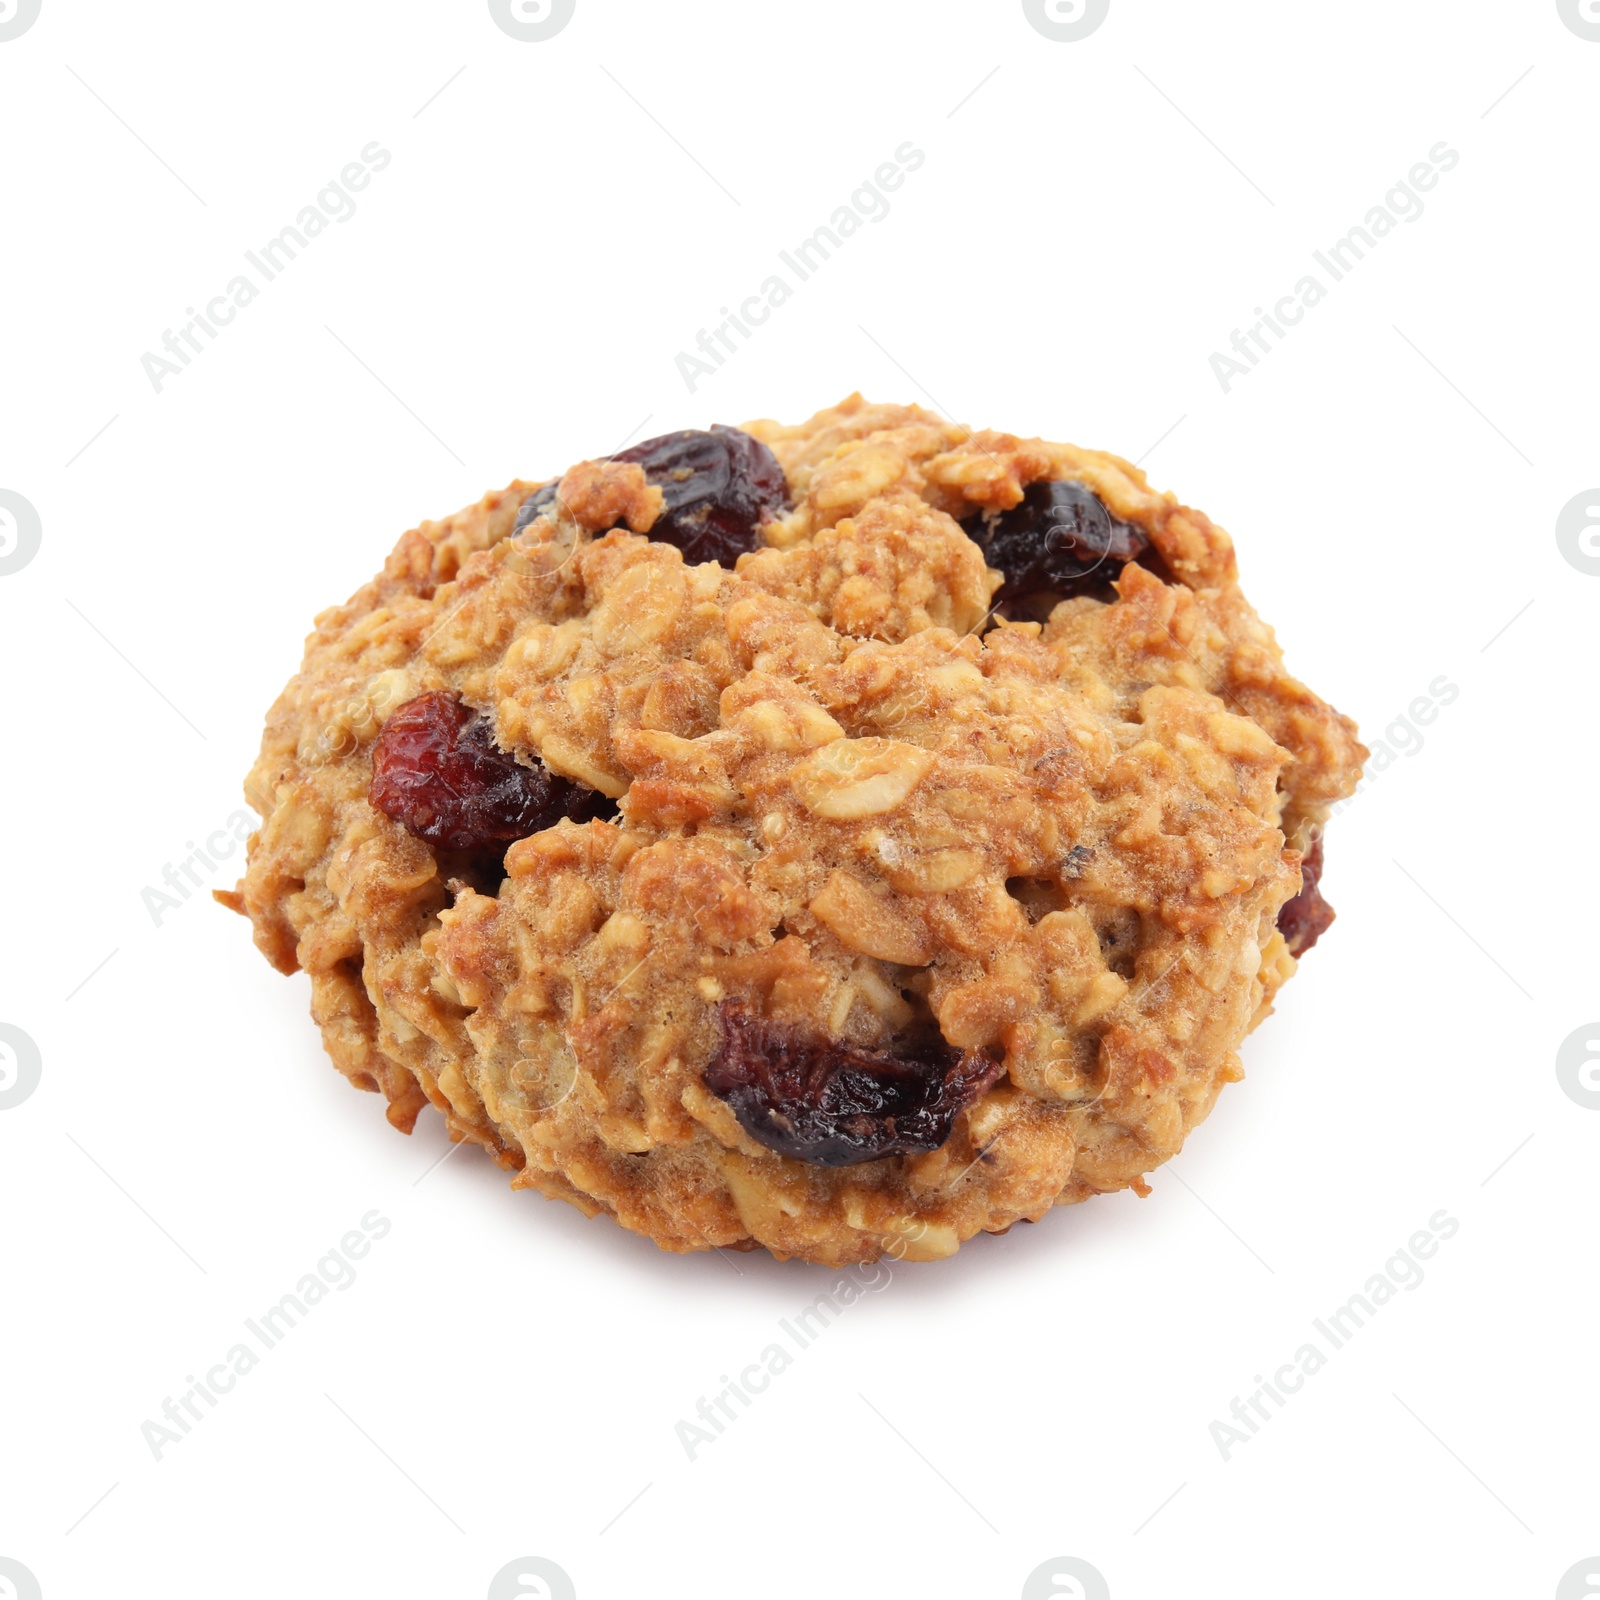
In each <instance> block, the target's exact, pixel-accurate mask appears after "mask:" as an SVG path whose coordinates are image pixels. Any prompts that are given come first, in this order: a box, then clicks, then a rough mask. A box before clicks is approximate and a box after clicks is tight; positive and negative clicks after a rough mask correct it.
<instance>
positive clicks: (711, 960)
mask: <svg viewBox="0 0 1600 1600" xmlns="http://www.w3.org/2000/svg"><path fill="white" fill-rule="evenodd" d="M1365 754H1366V752H1365V751H1364V750H1363V748H1362V747H1361V745H1360V744H1359V743H1358V742H1357V740H1356V736H1355V729H1354V727H1353V725H1352V724H1351V723H1350V722H1349V721H1348V719H1346V718H1344V717H1342V716H1340V715H1339V714H1338V713H1336V712H1335V711H1333V710H1332V709H1331V708H1330V707H1329V706H1327V705H1326V704H1325V703H1324V702H1323V701H1321V700H1320V699H1318V698H1317V697H1316V696H1315V695H1314V694H1312V693H1311V692H1310V690H1308V689H1306V688H1305V687H1304V686H1303V685H1302V684H1300V683H1299V682H1297V681H1296V680H1295V679H1294V678H1292V677H1290V676H1289V675H1288V674H1287V673H1286V672H1285V671H1284V669H1283V665H1282V658H1281V656H1280V653H1279V650H1278V647H1277V644H1276V641H1275V640H1274V637H1273V635H1272V632H1271V630H1270V629H1268V628H1267V627H1266V626H1265V625H1264V624H1263V623H1262V622H1261V621H1260V619H1259V618H1258V617H1257V616H1256V615H1255V613H1254V611H1253V610H1252V609H1251V608H1250V606H1249V604H1248V602H1247V601H1246V600H1245V598H1244V596H1243V594H1242V593H1241V591H1240V589H1239V587H1238V583H1237V576H1236V569H1235V563H1234V556H1233V549H1232V545H1231V542H1230V541H1229V539H1228V537H1227V535H1226V534H1225V533H1224V532H1223V531H1222V530H1221V529H1220V528H1218V527H1217V526H1216V525H1215V524H1213V523H1212V522H1211V521H1210V520H1209V519H1208V518H1207V517H1205V516H1204V515H1203V514H1202V513H1200V512H1197V511H1193V510H1190V509H1188V508H1186V507H1183V506H1181V505H1179V504H1178V503H1177V502H1176V500H1174V499H1173V497H1172V496H1170V495H1165V494H1158V493H1156V492H1154V491H1152V490H1151V489H1150V488H1149V487H1148V485H1147V483H1146V481H1145V478H1144V475H1143V474H1142V473H1141V472H1139V471H1138V470H1137V469H1136V468H1134V467H1132V466H1130V465H1129V464H1128V463H1127V462H1125V461H1122V460H1121V459H1119V458H1117V457H1115V456H1110V455H1104V454H1100V453H1097V452H1094V451H1087V450H1080V449H1076V448H1074V447H1072V446H1068V445H1058V444H1050V443H1046V442H1044V441H1041V440H1037V439H1019V438H1017V437H1015V436H1013V435H1011V434H1006V433H997V432H992V431H974V430H972V429H970V428H966V427H962V426H958V425H956V424H952V423H948V422H945V421H943V420H942V419H940V418H939V417H937V416H934V415H933V414H931V413H929V412H927V411H924V410H922V409H920V408H918V407H907V406H875V405H869V404H867V403H866V402H865V401H863V400H862V399H861V398H860V397H859V396H852V397H850V398H849V399H848V400H846V401H844V402H843V403H842V404H840V405H839V406H837V407H835V408H833V409H831V410H828V411H823V412H820V413H818V415H816V416H815V417H813V418H812V419H811V420H810V421H809V422H806V423H803V424H801V425H799V426H798V427H782V426H779V425H778V424H776V423H772V422H755V423H750V424H747V425H746V427H745V428H744V429H743V430H733V429H714V430H712V431H711V432H710V433H695V432H687V433H683V434H677V435H669V436H667V437H666V438H665V439H663V440H658V441H649V442H648V443H647V444H645V445H643V446H638V447H635V448H634V449H632V450H630V451H626V452H623V453H621V454H619V455H618V456H616V457H613V458H611V459H610V460H608V461H598V462H585V463H580V464H579V465H578V466H576V467H574V468H573V469H572V470H571V471H569V472H568V473H567V474H566V475H565V476H564V477H563V478H562V479H560V480H559V482H558V483H556V482H553V483H550V484H546V485H543V486H536V485H534V484H529V483H522V482H516V483H513V484H512V485H510V487H508V488H507V489H505V490H502V491H499V492H497V493H492V494H489V495H487V496H485V497H484V499H482V500H481V501H479V502H478V504H477V505H475V506H472V507H470V508H469V509H467V510H465V511H462V512H460V513H458V514H457V515H456V516H454V517H451V518H449V519H447V520H446V521H444V522H440V523H424V524H423V525H422V526H421V527H420V528H416V529H413V530H411V531H410V532H409V533H407V534H406V535H405V536H404V537H403V538H402V539H401V540H400V542H399V544H398V545H397V546H396V548H395V550H394V552H393V553H392V554H391V555H390V557H389V559H388V561H387V562H386V564H385V566H384V569H383V571H382V572H381V573H380V574H379V575H378V577H377V578H375V579H374V580H373V582H372V583H370V584H368V585H367V586H366V587H365V588H363V589H362V590H361V591H360V592H359V593H357V594H356V595H355V596H354V597H353V598H352V599H351V600H350V601H349V602H348V603H347V604H346V605H344V606H340V607H337V608H335V609H332V610H329V611H326V612H324V613H322V614H321V615H320V616H319V617H318V618H317V622H316V629H315V631H314V633H313V634H312V635H311V637H310V639H309V641H308V644H307V649H306V655H305V661H304V664H303V666H302V668H301V670H300V672H299V673H298V674H297V676H296V677H295V678H294V679H293V680H292V681H291V682H290V684H289V685H288V687H287V688H286V689H285V690H284V692H283V694H282V695H281V696H280V697H279V699H278V701H277V703H276V704H275V705H274V707H273V708H272V711H271V712H270V714H269V716H268V720H267V727H266V734H265V737H264V740H263V743H262V749H261V754H260V757H259V759H258V761H257V763H256V765H255V767H254V769H253V770H252V772H251V774H250V778H249V781H248V784H247V789H246V793H247V796H248V798H249V799H250V800H251V803H252V804H253V805H255V806H256V808H257V809H258V810H259V811H261V813H262V815H263V819H264V820H263V822H262V826H261V829H260V831H259V832H258V833H257V834H256V835H255V836H254V837H253V839H252V841H251V846H250V853H249V863H248V869H247V873H246V876H245V878H244V880H243V882H242V883H241V884H240V886H239V889H238V890H237V891H235V892H233V893H231V894H227V895H224V896H221V897H220V898H222V899H224V900H225V902H226V903H228V904H230V905H233V906H234V907H235V908H236V909H239V910H242V911H244V912H245V913H247V914H248V915H249V917H250V918H251V921H252V923H253V924H254V929H255V937H256V942H257V944H258V945H259V946H260V948H261V949H262V950H263V951H264V952H265V954H266V955H267V956H268V958H269V959H270V960H272V961H273V963H274V964H275V965H276V966H278V967H279V968H280V969H281V970H283V971H286V972H290V971H294V970H296V969H297V968H302V969H304V970H305V971H306V972H307V973H308V974H309V975H310V979H311V986H312V1010H313V1015H314V1017H315V1019H316V1021H317V1022H318V1024H319V1025H320V1026H321V1028H322V1032H323V1038H324V1042H325V1044H326V1046H327V1049H328V1052H329V1054H330V1055H331V1056H332V1058H333V1060H334V1062H335V1064H336V1065H337V1066H338V1067H339V1069H340V1070H341V1071H342V1072H344V1073H345V1074H346V1076H347V1077H349V1078H350V1079H351V1080H352V1081H353V1082H355V1083H356V1084H358V1085H360V1086H361V1087H363V1088H369V1089H378V1090H381V1091H382V1093H383V1094H384V1095H385V1097H386V1098H387V1101H388V1108H389V1118H390V1121H391V1122H393V1123H394V1124H395V1125H396V1126H397V1127H399V1128H401V1129H403V1130H407V1131H409V1129H410V1128H411V1126H412V1125H413V1123H414V1121H415V1119H416V1116H417V1114H418V1112H419V1111H420V1110H421V1109H422V1107H423V1106H424V1105H426V1104H428V1103H432V1104H433V1105H434V1106H435V1107H437V1108H438V1109H439V1111H440V1112H442V1113H443V1115H444V1117H445V1119H446V1122H447V1124H448V1126H449V1130H450V1134H451V1137H452V1138H453V1139H458V1140H459V1139H471V1140H474V1141H475V1142H477V1143H479V1144H480V1145H482V1146H483V1147H484V1148H485V1149H487V1150H488V1151H489V1152H490V1153H491V1154H492V1155H493V1156H494V1157H495V1159H496V1160H498V1161H499V1162H500V1163H501V1164H502V1165H503V1166H505V1167H507V1168H510V1169H513V1170H514V1171H515V1173H516V1176H515V1177H514V1178H513V1180H512V1181H513V1183H514V1185H515V1186H517V1187H523V1188H534V1189H538V1190H540V1191H541V1192H542V1193H544V1194H546V1195H550V1196H554V1197H559V1198H561V1199H565V1200H569V1201H571V1202H572V1203H573V1204H575V1205H577V1206H579V1207H580V1208H581V1209H583V1210H584V1211H585V1212H587V1213H590V1214H595V1213H599V1212H605V1213H608V1214H610V1215H611V1216H614V1217H615V1218H616V1219H617V1220H618V1221H620V1222H621V1223H622V1224H623V1225H624V1226H626V1227H628V1228H632V1229H635V1230H637V1231H638V1232H641V1233H644V1234H647V1235H649V1236H650V1237H651V1238H653V1239H654V1240H655V1241H656V1242H657V1243H658V1244H660V1245H662V1246H664V1247H665V1248H668V1249H672V1250H696V1249H706V1248H709V1247H733V1248H755V1247H758V1246H759V1247H764V1248H766V1249H768V1250H770V1251H772V1252H773V1253H774V1254H775V1255H778V1256H801V1257H804V1258H806V1259H808V1260H813V1261H819V1262H825V1263H829V1264H838V1263H844V1262H853V1261H868V1260H872V1259H874V1258H876V1257H877V1256H879V1255H880V1254H884V1253H891V1254H894V1255H897V1256H903V1257H907V1258H911V1259H931V1258H935V1257H939V1256H944V1255H948V1254H950V1253H952V1252H953V1251H954V1250H955V1249H956V1248H957V1246H958V1245H959V1244H960V1243H961V1242H962V1241H963V1240H966V1239H968V1238H971V1237H972V1236H973V1235H975V1234H977V1233H980V1232H985V1231H987V1232H1002V1231H1004V1230H1005V1229H1006V1228H1008V1227H1010V1226H1011V1225H1012V1224H1013V1223H1015V1222H1017V1221H1019V1220H1024V1219H1026V1220H1030V1221H1033V1220H1037V1219H1038V1218H1040V1217H1041V1216H1043V1215H1044V1213H1045V1212H1046V1211H1048V1210H1049V1209H1050V1207H1051V1206H1053V1205H1065V1204H1071V1203H1073V1202H1075V1201H1078V1200H1083V1199H1086V1198H1088V1197H1089V1196H1090V1195H1093V1194H1096V1193H1104V1192H1108V1191H1112V1190H1116V1189H1121V1188H1127V1187H1132V1188H1134V1189H1136V1190H1138V1191H1139V1192H1141V1193H1144V1192H1146V1186H1145V1184H1144V1175H1145V1174H1146V1173H1147V1172H1149V1171H1151V1170H1152V1169H1153V1168H1155V1167H1157V1166H1159V1165H1160V1164H1161V1163H1162V1162H1163V1161H1165V1160H1166V1159H1168V1158H1169V1157H1170V1156H1172V1155H1173V1154H1175V1153H1176V1152H1177V1151H1178V1149H1179V1148H1180V1147H1181V1145H1182V1143H1183V1140H1184V1137H1185V1136H1186V1134H1187V1133H1188V1131H1189V1130H1190V1129H1191V1128H1192V1127H1193V1126H1194V1125H1195V1124H1196V1123H1198V1122H1199V1121H1201V1120H1202V1119H1203V1118H1204V1117H1205V1115H1206V1113H1207V1112H1208V1111H1209V1110H1210V1108H1211V1106H1212V1103H1213V1102H1214V1101H1215V1099H1216V1096H1217V1094H1218V1092H1219V1091H1220V1089H1221V1087H1222V1085H1223V1084H1224V1083H1228V1082H1232V1081H1235V1080H1237V1079H1238V1078H1240V1077H1241V1076H1242V1069H1241V1067H1240V1063H1239V1057H1238V1054H1237V1051H1238V1047H1239V1044H1240V1042H1241V1040H1242V1039H1243V1038H1244V1036H1245V1034H1247V1033H1248V1032H1249V1031H1250V1030H1251V1029H1252V1028H1253V1027H1254V1026H1255V1025H1256V1024H1257V1023H1258V1022H1259V1021H1260V1020H1261V1019H1262V1018H1263V1017H1264V1016H1265V1015H1266V1014H1267V1012H1268V1011H1269V1010H1270V1009H1271V1004H1272V999H1273V996H1274V995H1275V994H1276V992H1277V990H1278V989H1279V987H1280V986H1281V985H1282V984H1283V983H1284V981H1285V980H1286V979H1287V978H1288V977H1289V976H1290V975H1291V974H1292V973H1293V971H1294V970H1295V958H1296V956H1297V955H1299V954H1302V953H1303V952H1304V950H1305V949H1307V948H1309V946H1310V944H1311V943H1313V942H1314V941H1315V939H1316V937H1317V936H1318V935H1319V934H1320V933H1321V932H1322V931H1323V929H1324V928H1325V927H1326V925H1327V922H1328V921H1329V920H1331V916H1332V913H1331V911H1329V910H1328V908H1327V906H1326V902H1325V901H1323V900H1322V898H1321V895H1320V890H1319V888H1318V884H1317V879H1318V877H1319V876H1320V872H1321V861H1322V856H1321V850H1322V839H1321V830H1322V826H1323V824H1324V822H1325V821H1326V818H1327V815H1328V811H1329V807H1330V806H1331V804H1332V803H1333V802H1334V801H1336V800H1338V799H1339V798H1341V797H1343V796H1345V795H1347V794H1349V793H1351V792H1352V791H1353V790H1354V788H1355V785H1356V783H1357V781H1358V779H1359V777H1360V767H1361V762H1362V760H1363V759H1364V757H1365Z"/></svg>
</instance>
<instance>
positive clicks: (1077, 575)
mask: <svg viewBox="0 0 1600 1600" xmlns="http://www.w3.org/2000/svg"><path fill="white" fill-rule="evenodd" d="M962 527H963V528H964V529H965V530H966V532H967V536H968V537H969V538H971V539H975V540H976V541H977V542H978V543H979V544H980V545H982V546H983V553H984V559H985V560H986V561H987V562H988V563H989V565H990V566H991V567H994V568H995V569H996V570H997V571H999V572H1003V573H1004V574H1005V580H1006V581H1005V582H1004V583H1003V584H1002V585H1001V586H1000V588H999V590H998V591H997V592H996V594H995V597H994V598H995V602H996V603H997V604H998V603H999V602H1001V601H1004V600H1021V599H1024V598H1026V597H1027V596H1029V595H1036V594H1049V595H1053V596H1055V597H1056V598H1057V599H1063V600H1065V599H1070V598H1071V597H1073V596H1075V595H1084V594H1087V595H1093V596H1095V597H1096V598H1097V599H1110V598H1111V597H1112V590H1111V583H1112V580H1113V579H1114V578H1115V577H1116V576H1117V574H1118V573H1119V572H1121V571H1122V569H1123V567H1124V566H1126V565H1127V563H1128V562H1130V561H1134V560H1137V559H1138V558H1139V557H1141V556H1144V555H1146V553H1147V552H1149V550H1150V540H1149V537H1148V536H1147V535H1146V534H1145V532H1144V530H1143V529H1141V528H1136V527H1135V526H1134V525H1133V524H1132V523H1131V522H1123V521H1122V520H1121V519H1120V518H1119V517H1114V516H1112V514H1111V513H1110V511H1108V510H1107V509H1106V506H1105V503H1104V502H1103V501H1102V500H1101V499H1100V497H1099V496H1098V495H1097V494H1096V493H1095V492H1094V491H1093V490H1092V489H1091V488H1089V486H1088V485H1087V484H1083V483H1079V482H1078V481H1077V480H1076V479H1075V478H1062V479H1060V480H1059V481H1057V482H1051V483H1045V482H1041V483H1030V484H1029V485H1028V487H1027V488H1026V489H1025V490H1024V491H1023V495H1022V499H1021V500H1020V501H1018V503H1017V504H1016V505H1014V506H1012V508H1011V509H1010V510H1009V511H1001V512H999V513H993V512H983V513H980V514H979V515H977V516H974V517H968V518H967V520H966V521H965V522H964V523H962ZM1151 564H1152V565H1154V564H1155V562H1154V561H1153V560H1152V562H1151Z"/></svg>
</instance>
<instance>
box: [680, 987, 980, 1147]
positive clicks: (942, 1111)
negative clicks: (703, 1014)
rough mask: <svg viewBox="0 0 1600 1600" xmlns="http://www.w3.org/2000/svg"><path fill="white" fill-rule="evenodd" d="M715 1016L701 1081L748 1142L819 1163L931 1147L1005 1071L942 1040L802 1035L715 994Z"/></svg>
mask: <svg viewBox="0 0 1600 1600" xmlns="http://www.w3.org/2000/svg"><path fill="white" fill-rule="evenodd" d="M719 1016H720V1021H721V1024H722V1039H721V1042H720V1044H719V1045H718V1047H717V1051H716V1054H715V1055H713V1056H712V1058H711V1061H710V1063H709V1064H708V1066H707V1067H706V1070H705V1081H706V1087H707V1088H709V1089H710V1090H711V1092H712V1093H713V1094H715V1095H720V1096H721V1098H722V1099H724V1100H726V1101H727V1102H728V1104H729V1105H730V1106H731V1107H732V1108H733V1114H734V1115H735V1116H736V1117H737V1118H738V1119H739V1125H740V1126H741V1127H742V1128H743V1129H744V1130H745V1132H746V1133H748V1134H749V1135H750V1137H751V1138H752V1139H755V1140H756V1141H758V1142H759V1143H761V1144H764V1145H766V1146H767V1148H768V1149H769V1150H776V1151H778V1153H779V1154H780V1155H786V1156H793V1157H794V1158H795V1159H796V1160H799V1161H814V1162H816V1163H817V1164H818V1165H820V1166H825V1167H849V1166H855V1165H856V1164H857V1163H858V1162H862V1161H876V1160H878V1159H879V1158H880V1157H883V1156H892V1155H901V1154H904V1153H907V1152H910V1151H915V1150H937V1149H938V1148H939V1146H940V1145H942V1144H943V1143H944V1142H945V1140H946V1139H948V1138H949V1137H950V1129H951V1126H952V1125H953V1123H954V1122H955V1118H956V1113H957V1112H959V1111H961V1110H963V1109H964V1108H965V1107H967V1106H969V1105H971V1104H972V1102H973V1101H974V1100H976V1099H977V1098H978V1096H979V1095H980V1094H982V1093H983V1092H984V1090H985V1089H987V1088H989V1087H990V1085H991V1084H993V1083H994V1082H995V1081H996V1079H998V1078H999V1077H1000V1076H1001V1074H1002V1072H1003V1071H1004V1070H1005V1069H1004V1067H1003V1066H1002V1065H1001V1063H999V1062H997V1061H993V1060H991V1059H990V1058H989V1057H988V1056H986V1055H983V1054H982V1053H980V1052H979V1051H976V1050H968V1051H961V1050H956V1049H954V1048H953V1047H952V1046H950V1045H947V1044H946V1043H945V1042H944V1041H943V1040H942V1039H940V1040H935V1041H932V1042H930V1043H928V1044H925V1045H921V1046H919V1047H916V1048H915V1049H913V1051H912V1052H911V1053H910V1054H907V1055H891V1054H889V1053H888V1052H886V1051H878V1050H863V1049H861V1048H859V1047H858V1046H856V1045H852V1044H844V1043H840V1042H839V1041H836V1040H831V1039H825V1038H822V1037H820V1036H807V1035H805V1034H803V1033H800V1032H798V1031H797V1030H795V1029H793V1028H789V1027H785V1026H783V1025H782V1024H780V1023H776V1022H770V1021H768V1020H766V1019H764V1018H761V1017H753V1016H751V1015H750V1013H749V1011H748V1010H747V1009H746V1007H745V1006H744V1005H743V1003H742V1002H740V1001H737V1000H725V1001H723V1003H722V1005H721V1006H720V1007H719Z"/></svg>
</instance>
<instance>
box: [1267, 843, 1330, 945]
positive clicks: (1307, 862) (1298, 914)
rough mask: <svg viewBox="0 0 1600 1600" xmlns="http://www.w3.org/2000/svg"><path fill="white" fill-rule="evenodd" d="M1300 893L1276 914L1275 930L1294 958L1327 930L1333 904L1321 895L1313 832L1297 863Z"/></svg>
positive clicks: (1317, 846) (1319, 863)
mask: <svg viewBox="0 0 1600 1600" xmlns="http://www.w3.org/2000/svg"><path fill="white" fill-rule="evenodd" d="M1300 878H1301V886H1300V893H1299V894H1297V895H1296V896H1295V897H1294V899H1293V900H1290V901H1288V902H1286V904H1285V905H1284V908H1283V910H1282V911H1280V912H1279V913H1278V932H1279V933H1281V934H1282V935H1283V938H1284V942H1285V943H1286V944H1287V945H1288V946H1289V954H1290V955H1292V956H1294V957H1296V959H1298V958H1299V957H1300V956H1303V955H1304V954H1305V953H1306V951H1307V950H1309V949H1310V948H1311V947H1312V945H1314V944H1315V943H1316V942H1317V940H1318V939H1320V938H1321V937H1322V936H1323V934H1325V933H1326V932H1327V931H1328V926H1329V924H1330V923H1331V922H1332V921H1333V916H1334V912H1333V907H1332V906H1330V905H1329V904H1328V902H1327V901H1326V900H1324V899H1323V898H1322V888H1321V879H1322V835H1321V834H1320V833H1319V834H1315V835H1313V837H1312V840H1311V848H1310V849H1309V850H1307V851H1306V853H1305V859H1304V860H1302V861H1301V863H1300Z"/></svg>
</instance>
